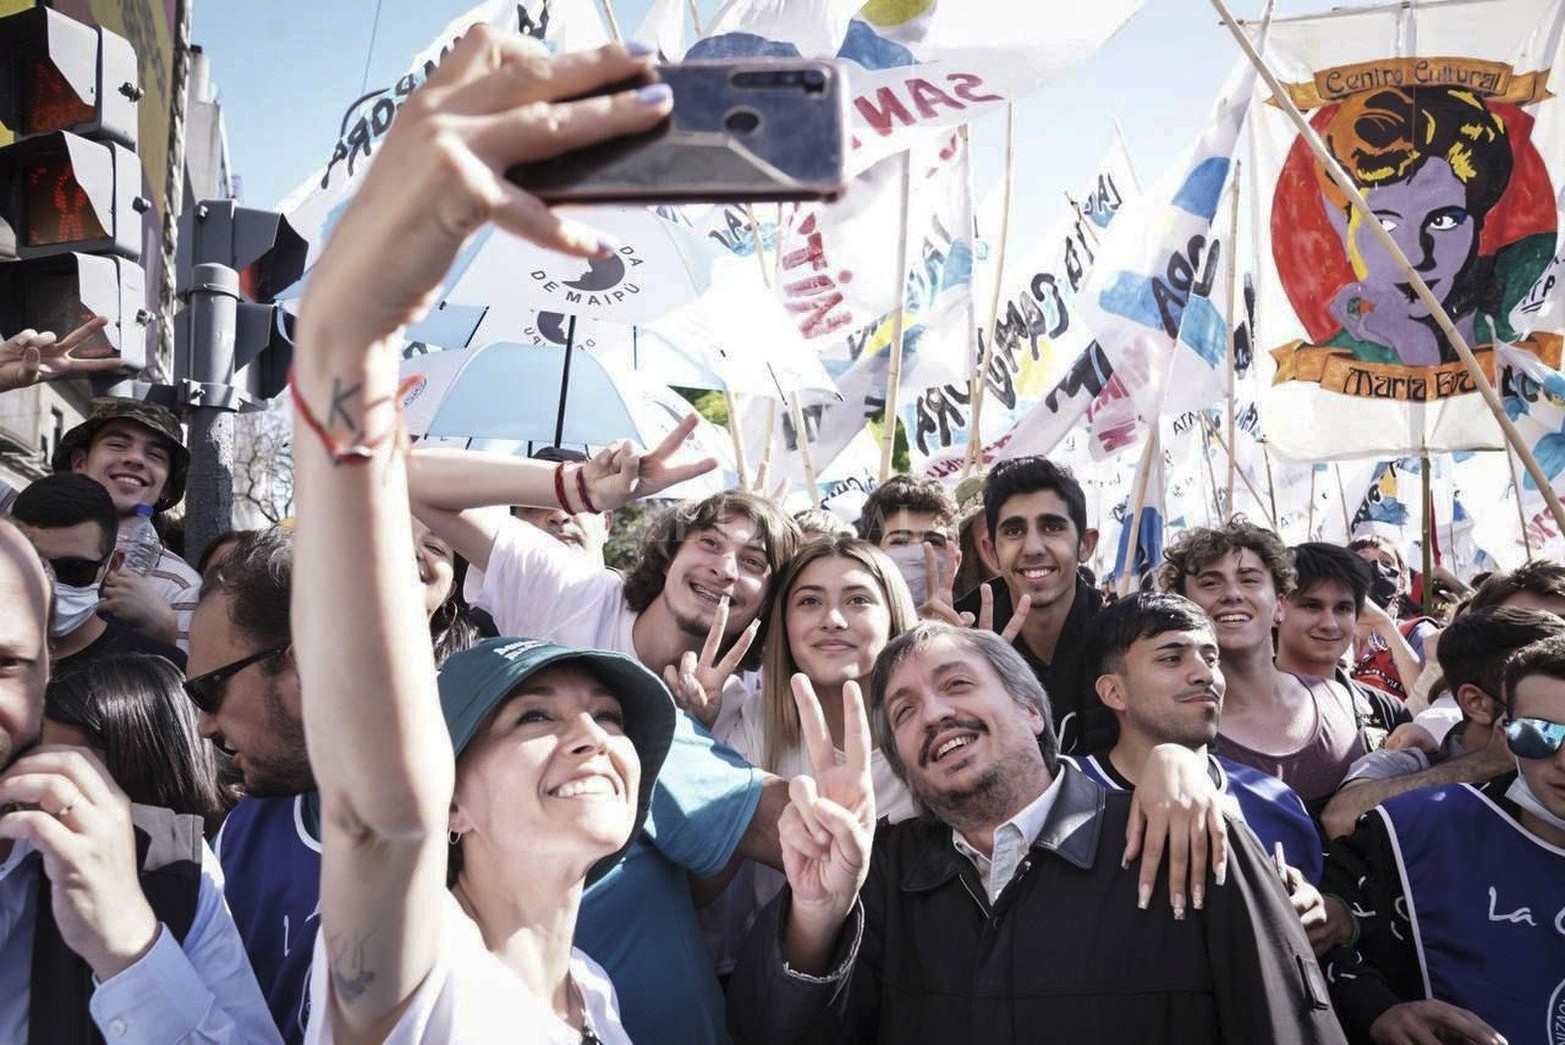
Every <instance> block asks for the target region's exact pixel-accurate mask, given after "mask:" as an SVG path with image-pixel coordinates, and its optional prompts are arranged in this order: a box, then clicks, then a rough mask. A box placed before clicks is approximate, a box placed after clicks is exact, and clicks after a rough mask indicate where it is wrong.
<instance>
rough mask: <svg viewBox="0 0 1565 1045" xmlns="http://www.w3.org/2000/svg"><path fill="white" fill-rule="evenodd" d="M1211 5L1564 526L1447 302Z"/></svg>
mask: <svg viewBox="0 0 1565 1045" xmlns="http://www.w3.org/2000/svg"><path fill="white" fill-rule="evenodd" d="M1212 6H1213V7H1214V8H1216V9H1217V13H1218V16H1219V17H1221V18H1222V20H1223V24H1224V25H1225V26H1227V27H1228V31H1229V32H1230V33H1232V34H1233V38H1234V41H1235V42H1236V43H1237V44H1238V45H1239V49H1240V50H1241V51H1243V52H1244V55H1245V57H1246V58H1248V59H1249V60H1250V63H1251V64H1252V65H1254V66H1255V70H1256V72H1257V73H1259V74H1260V76H1261V79H1263V80H1264V81H1266V87H1267V89H1268V90H1270V91H1271V92H1272V97H1273V100H1274V101H1276V103H1277V104H1278V105H1279V106H1281V107H1282V110H1283V112H1285V113H1286V114H1287V115H1288V119H1290V120H1291V121H1293V125H1294V127H1295V128H1297V130H1298V132H1299V136H1300V137H1301V138H1302V139H1304V141H1305V143H1306V144H1308V145H1309V147H1310V149H1311V150H1312V151H1313V152H1314V153H1315V156H1316V158H1317V159H1318V160H1320V162H1321V166H1322V167H1323V169H1324V170H1325V171H1326V173H1327V174H1329V175H1330V176H1331V180H1332V181H1333V182H1335V183H1336V185H1337V188H1339V189H1341V190H1342V192H1343V194H1344V195H1345V196H1347V198H1348V200H1349V202H1351V203H1352V205H1353V207H1354V209H1355V210H1356V211H1357V212H1358V214H1359V216H1360V217H1361V218H1362V219H1363V225H1364V227H1365V228H1367V229H1368V230H1369V231H1370V234H1371V235H1373V236H1374V237H1375V239H1376V241H1377V242H1378V243H1379V244H1380V246H1381V248H1382V249H1384V250H1385V251H1386V252H1387V253H1388V254H1389V255H1390V256H1391V257H1392V258H1393V259H1394V260H1395V261H1396V263H1397V265H1398V266H1399V267H1400V268H1401V269H1402V273H1403V275H1405V276H1406V277H1407V281H1408V283H1409V285H1410V286H1412V288H1413V291H1414V293H1416V294H1417V295H1418V299H1419V300H1420V301H1421V302H1423V304H1424V307H1425V308H1427V309H1428V310H1429V314H1430V315H1431V316H1432V317H1433V318H1434V320H1435V322H1436V324H1438V325H1439V327H1440V330H1441V332H1442V333H1444V334H1445V337H1446V340H1447V341H1448V342H1450V344H1451V347H1452V348H1454V349H1455V350H1456V354H1457V356H1458V357H1460V358H1461V361H1462V365H1463V366H1464V367H1465V368H1466V369H1467V374H1468V376H1469V377H1470V378H1471V379H1472V382H1473V384H1474V386H1475V387H1476V388H1477V390H1478V393H1479V395H1481V396H1482V397H1483V401H1484V404H1485V405H1486V406H1488V408H1489V412H1490V413H1492V414H1493V415H1494V419H1495V421H1496V422H1497V423H1498V424H1499V426H1500V431H1501V433H1502V434H1503V435H1504V436H1505V441H1506V442H1507V443H1509V444H1510V446H1511V448H1512V449H1513V450H1515V451H1516V456H1517V457H1519V458H1521V462H1522V465H1523V466H1524V467H1525V468H1526V469H1527V474H1528V475H1530V476H1531V477H1532V481H1533V482H1534V483H1535V484H1536V485H1537V487H1538V492H1539V493H1541V494H1543V499H1544V501H1545V502H1546V503H1547V504H1548V506H1549V511H1550V512H1551V513H1552V514H1553V516H1554V522H1555V524H1556V525H1557V526H1558V527H1559V528H1560V530H1561V532H1565V505H1562V504H1561V503H1560V499H1559V496H1558V495H1557V494H1556V493H1555V492H1554V488H1553V487H1552V486H1550V485H1549V477H1548V476H1547V475H1546V474H1544V471H1543V469H1542V468H1540V467H1539V466H1538V461H1537V458H1535V457H1533V455H1532V450H1530V449H1529V448H1528V446H1527V443H1526V441H1525V440H1524V439H1522V436H1521V433H1520V432H1518V431H1517V430H1516V426H1515V425H1514V424H1512V423H1511V419H1510V417H1509V416H1508V415H1507V414H1506V413H1505V406H1504V405H1503V404H1502V403H1501V402H1500V397H1499V394H1498V393H1496V392H1495V390H1494V385H1493V384H1492V383H1491V382H1490V381H1489V378H1488V376H1487V375H1485V374H1484V372H1483V368H1482V367H1481V366H1479V365H1478V360H1477V358H1476V357H1475V356H1474V355H1473V350H1472V348H1470V347H1469V346H1468V344H1467V340H1466V339H1465V338H1464V337H1462V335H1461V332H1460V331H1458V330H1457V329H1456V324H1454V323H1453V322H1451V317H1450V315H1448V314H1447V313H1446V310H1445V306H1444V305H1442V304H1441V303H1440V300H1439V299H1438V298H1436V297H1435V295H1434V293H1433V292H1432V291H1430V289H1429V285H1428V284H1427V283H1425V282H1424V278H1423V277H1422V276H1421V275H1419V274H1418V272H1417V271H1415V270H1414V268H1413V265H1412V263H1411V262H1409V261H1408V260H1407V255H1406V254H1404V253H1402V248H1401V247H1399V246H1398V245H1397V242H1396V240H1394V239H1392V237H1391V233H1390V232H1387V231H1386V228H1385V226H1383V225H1382V224H1381V223H1380V219H1379V218H1377V217H1376V216H1375V214H1374V212H1373V211H1372V210H1370V207H1369V203H1368V202H1367V201H1366V200H1365V199H1364V194H1363V193H1362V192H1360V191H1359V187H1358V185H1356V184H1355V183H1354V181H1353V179H1352V178H1350V177H1348V174H1347V172H1346V171H1344V170H1343V169H1342V166H1341V164H1339V163H1338V162H1337V161H1336V159H1335V157H1333V156H1332V155H1331V154H1330V153H1329V152H1327V151H1326V147H1325V146H1324V145H1322V144H1321V140H1320V136H1319V135H1317V134H1316V133H1315V129H1314V128H1313V127H1311V126H1310V123H1309V121H1308V120H1306V119H1305V118H1304V114H1303V113H1301V112H1300V111H1299V107H1298V106H1297V105H1295V104H1294V102H1293V98H1292V96H1291V95H1289V94H1288V92H1287V90H1286V89H1285V88H1284V87H1283V86H1282V84H1280V83H1278V82H1277V77H1276V76H1275V75H1274V74H1273V73H1272V71H1271V69H1270V68H1269V67H1268V66H1267V64H1266V60H1265V59H1263V58H1262V57H1261V56H1260V55H1259V54H1257V53H1256V50H1255V45H1254V44H1252V43H1250V38H1249V37H1248V36H1246V35H1245V33H1244V30H1242V29H1240V28H1239V26H1238V24H1237V23H1236V22H1235V21H1234V18H1233V15H1231V14H1230V13H1229V12H1228V8H1227V7H1226V6H1224V4H1223V0H1212Z"/></svg>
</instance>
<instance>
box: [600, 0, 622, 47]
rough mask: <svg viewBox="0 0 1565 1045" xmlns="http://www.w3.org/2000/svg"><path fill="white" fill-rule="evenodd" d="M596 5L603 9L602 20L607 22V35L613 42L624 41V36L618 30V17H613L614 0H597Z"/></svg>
mask: <svg viewBox="0 0 1565 1045" xmlns="http://www.w3.org/2000/svg"><path fill="white" fill-rule="evenodd" d="M598 7H599V8H600V9H601V10H602V11H603V20H604V21H605V22H608V23H609V36H610V38H612V39H613V41H614V42H615V43H622V42H624V39H625V37H624V36H623V35H621V33H620V31H619V19H618V18H615V17H614V0H598Z"/></svg>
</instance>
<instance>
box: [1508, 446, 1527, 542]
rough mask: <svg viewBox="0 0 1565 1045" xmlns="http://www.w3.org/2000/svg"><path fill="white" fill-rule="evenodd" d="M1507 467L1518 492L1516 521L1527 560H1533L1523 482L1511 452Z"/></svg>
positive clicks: (1512, 485) (1514, 487) (1513, 485)
mask: <svg viewBox="0 0 1565 1045" xmlns="http://www.w3.org/2000/svg"><path fill="white" fill-rule="evenodd" d="M1505 467H1506V470H1508V471H1509V472H1510V473H1511V489H1513V490H1515V491H1516V521H1517V523H1518V524H1520V526H1521V528H1522V547H1523V548H1525V549H1527V558H1528V560H1529V561H1530V560H1531V559H1532V537H1531V535H1530V534H1529V533H1528V531H1527V506H1526V505H1524V504H1522V480H1521V476H1519V475H1517V474H1516V458H1514V457H1512V456H1511V454H1510V452H1509V451H1507V452H1506V454H1505Z"/></svg>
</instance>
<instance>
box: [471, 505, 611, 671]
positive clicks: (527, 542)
mask: <svg viewBox="0 0 1565 1045" xmlns="http://www.w3.org/2000/svg"><path fill="white" fill-rule="evenodd" d="M619 583H620V580H619V575H618V574H615V573H613V572H612V571H610V570H606V569H604V568H603V567H602V566H600V565H597V564H595V563H594V562H592V560H590V559H588V558H587V557H586V556H585V555H581V554H579V553H577V552H575V551H573V550H572V549H570V548H567V547H566V546H565V545H563V544H561V543H560V542H559V541H557V540H555V539H554V538H553V537H551V536H549V535H548V534H547V533H544V532H543V531H542V530H540V529H538V528H537V527H536V526H532V525H529V524H528V523H525V522H522V521H521V520H520V519H506V520H505V522H504V523H503V524H502V525H501V527H500V529H499V531H498V532H497V533H496V534H495V539H494V545H493V546H492V547H491V548H490V550H489V569H487V570H486V571H484V582H483V586H482V587H481V588H479V590H478V595H477V598H476V599H474V600H473V601H474V605H476V606H478V607H479V608H480V609H483V610H487V611H488V612H489V615H490V616H492V617H493V618H494V622H495V626H496V627H497V628H499V629H500V634H502V635H516V636H521V637H525V638H535V639H551V640H553V641H564V638H566V637H562V636H560V635H559V634H558V628H559V626H560V624H561V623H562V622H565V621H570V620H572V619H574V618H576V617H578V616H579V615H580V614H581V612H582V611H583V610H584V609H588V608H593V609H594V610H595V609H596V607H598V606H601V605H603V604H604V602H605V600H606V599H607V598H608V597H610V595H611V594H612V592H611V591H610V590H609V589H611V588H612V587H613V586H615V585H618V584H619ZM596 615H597V614H596V613H594V616H596Z"/></svg>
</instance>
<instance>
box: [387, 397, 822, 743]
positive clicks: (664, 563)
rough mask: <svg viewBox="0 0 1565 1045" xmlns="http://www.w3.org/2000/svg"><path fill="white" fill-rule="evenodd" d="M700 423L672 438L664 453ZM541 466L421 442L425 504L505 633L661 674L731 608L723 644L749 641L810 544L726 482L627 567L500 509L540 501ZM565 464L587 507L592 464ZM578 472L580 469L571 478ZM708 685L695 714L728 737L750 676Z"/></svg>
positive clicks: (418, 506) (416, 505)
mask: <svg viewBox="0 0 1565 1045" xmlns="http://www.w3.org/2000/svg"><path fill="white" fill-rule="evenodd" d="M687 424H689V423H688V422H687ZM688 430H689V428H688V427H684V426H682V429H681V430H679V431H676V433H675V435H673V436H670V441H668V442H666V443H665V446H666V447H667V449H666V450H665V453H664V456H666V455H667V453H671V452H672V451H673V449H674V448H677V447H678V446H679V445H681V444H682V443H683V439H684V434H685V432H688ZM676 436H677V438H676ZM653 456H654V455H649V457H653ZM658 459H659V460H661V458H658ZM540 467H541V466H540V464H539V462H536V461H529V460H526V459H522V458H513V457H505V456H502V455H498V454H485V453H475V452H470V451H463V450H447V449H429V450H419V451H415V452H414V453H413V454H412V455H411V456H410V458H409V471H408V480H409V491H410V494H411V496H412V499H413V511H414V514H416V515H417V516H418V517H419V518H420V519H422V520H423V521H424V522H425V523H427V524H428V525H429V527H430V529H432V530H434V531H435V532H436V533H437V534H439V535H440V536H442V537H444V538H445V539H446V540H447V541H449V542H450V543H451V545H452V547H453V548H455V549H456V551H457V554H459V555H461V556H463V557H464V558H466V559H467V560H468V561H469V562H470V563H472V564H473V565H474V566H475V567H476V568H478V569H480V570H483V571H484V580H483V585H482V587H481V588H480V589H479V590H478V591H477V592H476V593H474V597H473V599H472V602H473V604H474V605H476V606H478V607H479V608H480V609H483V610H486V611H488V613H489V614H490V615H491V616H493V617H494V621H495V625H496V627H498V628H499V630H500V633H501V634H502V635H525V636H528V637H531V638H545V639H548V640H550V641H551V642H556V643H559V644H561V645H565V646H575V647H580V648H584V649H608V650H615V651H617V652H620V653H627V654H629V655H631V656H634V657H636V658H637V659H638V660H640V661H641V662H642V663H643V664H645V665H646V666H647V667H648V668H650V669H651V670H652V671H654V672H657V673H658V674H660V675H662V674H664V672H665V670H666V669H668V668H670V667H673V668H676V669H681V668H682V662H683V661H684V660H685V658H686V655H687V654H691V655H696V654H699V653H701V652H702V651H703V648H704V647H705V646H706V645H707V640H708V637H709V636H710V634H711V633H712V629H713V625H714V622H716V620H717V619H718V617H719V616H720V615H721V614H726V615H727V622H726V627H724V629H723V636H722V645H723V646H725V647H726V646H731V644H732V643H734V642H735V641H741V640H742V637H743V636H744V634H745V633H746V629H748V628H749V627H750V625H751V624H752V623H753V622H755V621H757V620H759V619H760V614H761V611H762V609H763V608H764V606H765V605H766V601H767V596H768V594H769V592H770V588H771V581H772V577H773V575H774V574H775V573H776V571H777V570H779V569H780V568H781V567H782V565H783V564H784V563H785V562H787V561H788V559H789V557H791V556H792V555H793V551H794V548H795V547H796V546H797V544H798V539H799V530H798V527H797V526H796V525H795V524H794V523H793V521H792V520H791V519H789V518H788V517H787V516H786V515H784V514H783V513H782V512H781V511H779V510H778V509H777V508H776V507H775V506H774V505H772V504H771V503H770V502H768V501H766V500H765V499H764V498H761V497H757V496H755V495H753V494H749V493H744V492H739V491H728V492H724V493H719V494H714V495H712V496H710V497H708V498H706V499H704V500H701V501H686V502H682V503H680V504H678V505H675V506H674V507H673V508H669V509H667V510H665V511H664V512H663V513H662V514H661V515H659V516H658V517H657V518H656V519H655V520H654V521H653V523H652V525H651V527H650V528H649V529H648V531H647V533H646V534H645V535H644V537H643V538H642V545H641V554H640V555H639V556H638V558H637V561H636V563H635V564H634V565H633V566H632V567H631V569H630V570H629V572H628V573H627V574H625V575H624V576H623V577H622V576H621V575H620V574H619V573H617V572H615V571H613V570H609V569H606V568H604V567H603V566H602V564H600V563H593V562H592V561H591V560H589V559H588V558H586V557H585V556H583V555H580V554H579V553H576V552H574V551H572V550H571V549H567V548H565V547H564V546H563V545H561V544H560V543H559V542H558V541H556V540H555V539H554V538H553V537H551V536H549V535H548V534H546V533H544V532H543V531H541V530H539V529H537V528H536V527H533V526H529V525H528V524H526V523H523V522H521V521H519V520H515V519H510V518H509V517H507V516H506V514H505V511H504V509H499V510H498V511H496V509H495V508H494V507H493V506H494V505H497V504H500V505H504V504H513V503H517V502H518V501H521V500H523V499H524V498H522V497H521V496H519V494H520V493H521V492H522V491H527V492H528V493H529V498H527V499H536V498H535V497H533V496H532V493H531V491H532V490H533V489H534V485H535V484H536V481H537V476H538V474H539V468H540ZM559 467H560V471H559V472H557V473H556V474H557V475H558V476H560V477H561V483H560V484H557V485H556V486H555V490H556V496H557V497H560V496H563V497H564V498H565V501H566V504H565V505H564V507H569V508H580V507H582V504H581V503H580V501H581V500H582V499H581V497H580V495H579V493H578V492H577V490H576V486H575V482H574V477H576V476H579V475H580V474H581V472H580V471H578V470H579V469H583V468H584V467H586V466H585V465H583V464H562V465H560V466H559ZM686 470H688V467H687V469H686ZM545 472H547V469H545ZM567 474H568V475H570V476H572V477H573V478H572V479H571V480H566V479H564V476H566V475H567ZM545 485H546V486H547V485H548V484H547V482H546V483H545ZM752 649H753V650H757V651H758V649H759V647H758V646H752ZM753 657H754V654H752V655H751V659H752V660H753ZM701 682H702V683H703V684H707V683H710V686H711V690H712V692H711V693H710V694H709V695H710V698H711V699H710V700H709V702H708V704H707V706H705V707H688V706H687V710H690V711H692V713H694V714H696V715H697V717H698V718H699V719H700V720H701V721H702V723H703V724H704V725H706V726H707V727H708V728H710V729H711V730H712V731H713V733H714V734H715V735H717V736H719V737H722V736H724V735H726V733H727V732H728V731H729V728H730V727H731V725H732V723H733V721H734V720H735V718H736V716H737V714H738V709H739V704H740V703H741V702H742V700H743V686H742V685H740V684H739V683H738V682H737V680H729V681H728V682H727V684H726V685H725V684H724V680H720V679H716V678H715V677H710V676H709V677H704V678H702V679H701ZM719 686H723V687H724V688H723V690H722V692H721V693H718V692H717V687H719ZM679 695H680V694H678V693H676V696H679Z"/></svg>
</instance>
